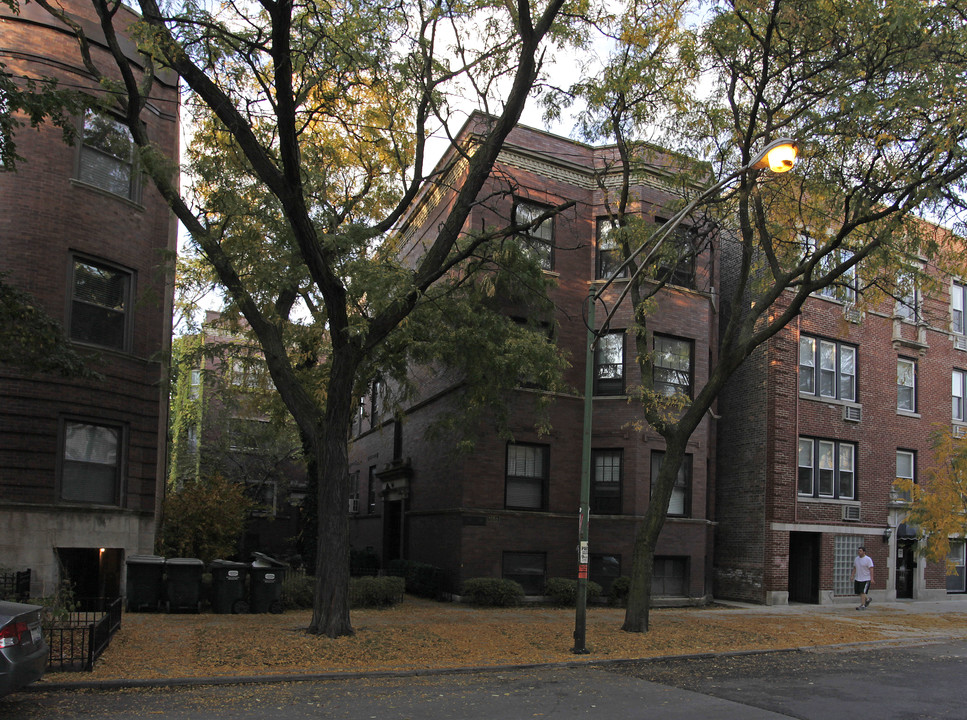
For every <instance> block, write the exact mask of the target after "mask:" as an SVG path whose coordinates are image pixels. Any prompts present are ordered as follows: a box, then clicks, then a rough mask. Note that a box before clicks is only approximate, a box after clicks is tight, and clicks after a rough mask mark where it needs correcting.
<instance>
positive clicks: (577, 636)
mask: <svg viewBox="0 0 967 720" xmlns="http://www.w3.org/2000/svg"><path fill="white" fill-rule="evenodd" d="M797 151H798V147H797V145H796V142H795V141H794V140H792V139H790V138H779V139H777V140H773V141H772V142H771V143H769V144H768V145H766V146H765V147H764V148H763V149H762V152H760V153H759V154H758V155H756V156H755V157H754V158H753V159H752V160H751V161H750V162H749V163H748V164H746V165H743V166H742V167H740V168H739V169H738V170H735V171H734V172H732V173H731V174H729V175H727V176H726V177H724V178H722V179H721V180H719V181H718V182H717V183H715V184H714V185H712V186H711V187H709V188H707V189H705V190H704V191H702V193H701V194H700V195H699V196H698V197H696V198H695V199H694V200H692V201H691V202H689V203H688V204H687V205H686V206H685V207H683V208H682V209H681V210H679V211H678V212H677V213H675V214H674V215H673V216H672V217H671V218H669V219H668V220H667V221H666V222H665V223H664V224H663V225H662V226H661V227H660V228H658V230H656V231H655V232H654V233H653V234H652V235H651V237H650V238H649V242H647V243H644V244H642V245H641V246H640V247H639V248H637V249H636V250H635V251H634V252H633V253H631V254H630V255H629V256H628V258H627V259H626V260H625V261H624V262H622V263H621V265H619V266H618V267H617V268H616V269H615V270H614V272H612V273H611V275H610V276H609V277H608V278H607V279H606V280H605V281H604V283H603V284H601V285H600V286H595V284H594V283H593V282H592V283H591V284H590V288H589V290H588V300H587V303H588V319H587V327H588V339H587V348H586V352H585V360H584V431H583V437H582V445H581V508H580V514H579V516H578V586H577V601H576V603H575V606H576V611H575V618H574V649H573V650H572V652H574V653H575V654H580V655H584V654H587V653H588V652H590V651H589V650H588V649H587V646H586V645H585V640H586V637H587V608H588V565H589V562H590V552H589V549H588V536H589V525H590V520H591V417H592V410H593V395H594V351H595V348H596V347H597V344H598V340H600V339H601V336H602V335H604V334H605V333H606V332H608V327H609V326H610V324H611V319H612V318H613V317H614V314H615V312H617V310H618V308H619V307H620V306H621V303H622V302H623V301H624V299H625V298H626V297H627V296H628V293H629V292H630V291H631V285H632V283H633V282H634V280H635V278H636V277H638V275H639V273H641V271H642V269H643V268H644V267H645V266H646V265H647V264H648V261H649V260H650V259H651V257H652V256H653V255H654V254H655V252H657V251H658V249H659V248H660V247H661V245H662V243H663V242H664V241H665V238H667V237H668V236H669V235H670V234H671V233H672V232H673V231H674V230H675V228H677V227H678V226H679V225H680V224H681V222H682V220H684V219H685V218H686V217H687V216H688V215H689V213H691V212H692V210H694V209H695V208H696V206H698V205H699V203H702V202H704V201H705V200H707V199H708V198H709V197H711V196H712V195H713V194H715V193H716V192H718V191H719V190H721V189H722V188H723V187H724V186H725V185H726V184H727V183H730V182H731V181H733V180H735V179H736V178H738V177H740V176H741V175H744V174H745V173H747V172H749V170H758V169H765V168H768V169H769V170H771V171H772V172H776V173H782V172H786V171H788V170H791V169H792V168H793V166H794V165H795V164H796V153H797ZM652 241H654V242H653V243H652ZM649 245H651V249H650V250H649V251H648V254H647V255H646V256H645V259H644V260H643V261H642V262H641V264H640V265H639V266H638V268H637V270H635V272H634V274H633V275H632V276H631V277H629V278H628V281H627V284H626V285H625V287H624V289H623V290H622V291H621V294H620V295H619V296H618V300H617V302H615V304H614V307H612V308H611V310H610V311H609V312H608V314H607V316H606V317H605V319H604V322H603V323H602V325H601V329H600V330H596V329H595V319H594V314H595V313H594V306H595V305H596V304H597V302H598V300H600V299H601V298H602V296H603V295H604V292H605V290H607V289H608V288H609V287H610V286H611V284H612V283H613V282H614V281H615V280H616V279H617V278H618V277H620V276H621V273H622V272H624V270H625V269H626V268H627V267H628V266H630V265H631V264H632V262H634V260H635V258H637V257H638V255H640V254H641V251H642V250H644V249H645V248H646V247H648V246H649Z"/></svg>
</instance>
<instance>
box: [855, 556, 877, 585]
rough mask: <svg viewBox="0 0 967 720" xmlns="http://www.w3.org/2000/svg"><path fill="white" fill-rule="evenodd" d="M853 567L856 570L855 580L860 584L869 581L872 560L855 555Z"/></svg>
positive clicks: (868, 557)
mask: <svg viewBox="0 0 967 720" xmlns="http://www.w3.org/2000/svg"><path fill="white" fill-rule="evenodd" d="M853 567H854V568H855V569H856V579H857V580H859V581H860V582H866V581H867V580H869V579H870V568H872V567H873V558H871V557H870V556H869V555H864V556H863V557H860V556H859V555H857V556H856V558H854V560H853Z"/></svg>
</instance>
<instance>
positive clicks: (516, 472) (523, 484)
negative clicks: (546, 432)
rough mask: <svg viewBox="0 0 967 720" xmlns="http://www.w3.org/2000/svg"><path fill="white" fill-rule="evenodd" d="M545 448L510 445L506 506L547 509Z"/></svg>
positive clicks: (546, 452)
mask: <svg viewBox="0 0 967 720" xmlns="http://www.w3.org/2000/svg"><path fill="white" fill-rule="evenodd" d="M549 452H550V449H549V448H548V447H547V446H546V445H522V444H516V443H511V444H509V445H507V476H506V491H505V500H504V502H505V505H506V506H507V507H508V508H517V509H525V510H543V509H544V508H545V506H546V495H547V478H548V472H547V471H548V456H549Z"/></svg>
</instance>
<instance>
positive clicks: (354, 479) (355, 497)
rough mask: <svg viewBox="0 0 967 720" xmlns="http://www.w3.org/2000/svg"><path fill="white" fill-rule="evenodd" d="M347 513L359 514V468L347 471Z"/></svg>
mask: <svg viewBox="0 0 967 720" xmlns="http://www.w3.org/2000/svg"><path fill="white" fill-rule="evenodd" d="M349 514H350V515H358V514H359V470H355V471H354V472H351V473H349Z"/></svg>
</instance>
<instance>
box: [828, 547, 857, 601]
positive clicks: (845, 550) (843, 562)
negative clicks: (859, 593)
mask: <svg viewBox="0 0 967 720" xmlns="http://www.w3.org/2000/svg"><path fill="white" fill-rule="evenodd" d="M862 545H863V538H862V537H861V536H859V535H837V536H835V537H834V538H833V594H834V595H852V594H853V581H852V580H851V579H850V576H851V575H852V574H853V559H854V558H855V557H856V551H857V550H858V549H859V548H860V547H861V546H862Z"/></svg>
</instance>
